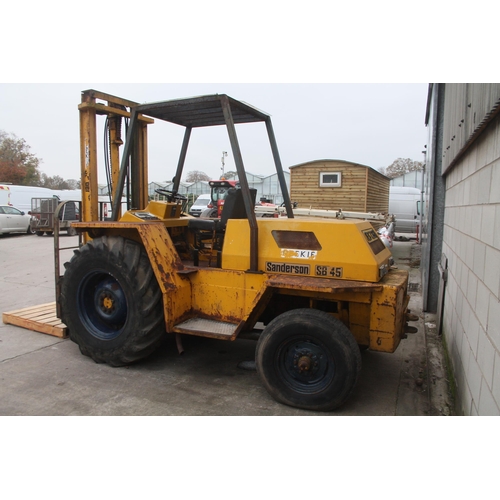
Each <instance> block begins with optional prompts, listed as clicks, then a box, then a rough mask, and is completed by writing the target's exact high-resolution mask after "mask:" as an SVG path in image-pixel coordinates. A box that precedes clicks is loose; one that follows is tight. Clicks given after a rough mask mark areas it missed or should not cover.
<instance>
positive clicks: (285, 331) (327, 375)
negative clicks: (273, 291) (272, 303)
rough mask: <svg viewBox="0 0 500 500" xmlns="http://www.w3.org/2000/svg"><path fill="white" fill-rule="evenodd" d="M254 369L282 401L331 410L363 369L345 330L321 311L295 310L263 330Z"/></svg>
mask: <svg viewBox="0 0 500 500" xmlns="http://www.w3.org/2000/svg"><path fill="white" fill-rule="evenodd" d="M256 365H257V372H258V374H259V376H260V378H261V380H262V383H263V385H264V387H265V388H266V389H267V391H268V392H269V394H271V396H272V397H273V398H274V399H276V400H277V401H278V402H280V403H284V404H286V405H289V406H294V407H296V408H303V409H306V410H314V411H330V410H334V409H335V408H338V407H339V406H341V405H342V404H343V403H344V402H345V401H346V400H347V399H348V398H349V396H350V395H351V393H352V391H353V389H354V386H355V385H356V382H357V379H358V374H359V372H360V370H361V355H360V352H359V348H358V345H357V343H356V341H355V339H354V337H353V336H352V334H351V332H350V331H349V330H348V328H347V327H346V326H345V325H344V324H343V323H342V322H341V321H340V320H338V319H336V318H334V317H333V316H330V315H329V314H327V313H325V312H323V311H317V310H314V309H295V310H292V311H287V312H285V313H283V314H281V315H280V316H278V317H276V318H275V319H274V320H273V321H271V322H270V323H269V325H268V326H267V327H266V328H265V330H264V332H263V333H262V335H261V337H260V339H259V341H258V343H257V350H256Z"/></svg>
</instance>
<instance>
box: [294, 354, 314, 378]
mask: <svg viewBox="0 0 500 500" xmlns="http://www.w3.org/2000/svg"><path fill="white" fill-rule="evenodd" d="M293 365H294V366H295V367H296V369H297V370H298V371H299V373H304V372H310V371H311V370H314V369H316V368H317V367H318V365H319V362H318V356H317V355H316V354H315V353H314V352H312V351H310V350H308V349H301V350H300V351H298V352H296V353H295V355H294V357H293Z"/></svg>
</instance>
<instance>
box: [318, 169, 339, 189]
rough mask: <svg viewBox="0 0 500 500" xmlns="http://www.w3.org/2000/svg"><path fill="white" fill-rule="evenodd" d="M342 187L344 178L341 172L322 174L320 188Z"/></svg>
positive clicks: (320, 175)
mask: <svg viewBox="0 0 500 500" xmlns="http://www.w3.org/2000/svg"><path fill="white" fill-rule="evenodd" d="M341 185H342V176H341V174H340V172H320V174H319V186H320V187H340V186H341Z"/></svg>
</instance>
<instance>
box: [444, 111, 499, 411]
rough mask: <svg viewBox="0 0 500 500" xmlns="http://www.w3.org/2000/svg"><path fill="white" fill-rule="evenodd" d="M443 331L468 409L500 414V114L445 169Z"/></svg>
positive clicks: (463, 406)
mask: <svg viewBox="0 0 500 500" xmlns="http://www.w3.org/2000/svg"><path fill="white" fill-rule="evenodd" d="M445 181H446V202H445V216H444V236H443V253H444V254H445V255H446V257H447V258H448V271H449V274H448V282H447V287H446V295H445V301H444V313H443V334H444V336H445V339H446V343H447V348H448V352H449V355H450V359H451V363H452V366H453V371H454V374H455V379H456V383H457V400H458V401H457V406H458V408H457V409H458V410H459V412H461V413H463V414H464V415H500V118H499V117H498V116H497V118H495V119H494V120H493V121H492V122H491V123H490V124H489V125H488V126H487V127H486V128H485V130H484V131H482V132H481V135H480V137H479V138H478V139H477V140H476V141H475V142H474V143H473V144H472V146H471V147H470V148H469V149H468V150H467V152H466V153H465V155H464V156H462V157H460V159H459V161H458V162H457V163H456V165H454V166H453V168H451V169H450V170H449V171H448V172H447V173H446V177H445Z"/></svg>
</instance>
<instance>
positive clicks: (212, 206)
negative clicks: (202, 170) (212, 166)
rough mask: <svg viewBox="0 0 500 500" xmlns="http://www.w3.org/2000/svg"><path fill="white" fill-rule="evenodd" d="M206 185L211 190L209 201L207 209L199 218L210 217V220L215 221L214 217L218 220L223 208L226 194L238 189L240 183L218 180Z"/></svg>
mask: <svg viewBox="0 0 500 500" xmlns="http://www.w3.org/2000/svg"><path fill="white" fill-rule="evenodd" d="M208 184H209V185H210V188H211V190H210V196H211V201H210V203H209V204H208V209H207V210H205V212H203V213H202V214H201V217H210V218H212V219H215V218H216V217H217V218H220V216H221V213H222V208H223V207H224V202H225V200H226V197H227V192H228V191H229V190H230V189H231V188H239V187H240V182H239V181H237V180H230V181H228V180H226V179H219V180H214V181H210V182H209V183H208Z"/></svg>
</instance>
